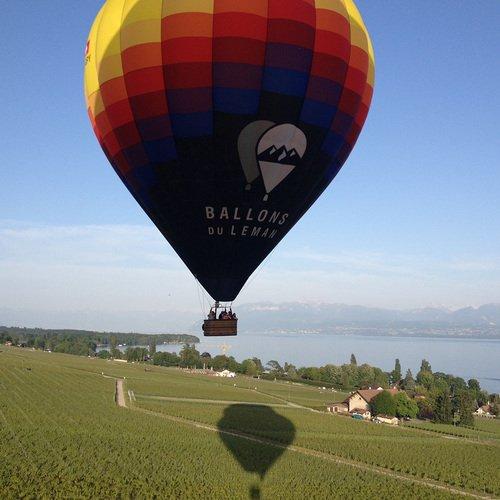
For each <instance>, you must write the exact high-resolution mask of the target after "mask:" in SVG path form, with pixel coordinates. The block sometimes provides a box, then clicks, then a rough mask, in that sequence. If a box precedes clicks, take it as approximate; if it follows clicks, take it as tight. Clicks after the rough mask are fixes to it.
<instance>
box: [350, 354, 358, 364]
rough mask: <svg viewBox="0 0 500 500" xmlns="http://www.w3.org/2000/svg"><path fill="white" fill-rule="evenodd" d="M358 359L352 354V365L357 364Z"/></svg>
mask: <svg viewBox="0 0 500 500" xmlns="http://www.w3.org/2000/svg"><path fill="white" fill-rule="evenodd" d="M357 364H358V361H357V360H356V356H354V354H351V365H354V366H357Z"/></svg>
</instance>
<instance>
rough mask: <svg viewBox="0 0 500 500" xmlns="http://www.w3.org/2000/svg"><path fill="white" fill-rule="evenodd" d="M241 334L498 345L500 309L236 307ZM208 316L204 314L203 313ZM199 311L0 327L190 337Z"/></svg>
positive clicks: (11, 318) (79, 314)
mask: <svg viewBox="0 0 500 500" xmlns="http://www.w3.org/2000/svg"><path fill="white" fill-rule="evenodd" d="M234 311H235V312H236V313H237V315H238V318H239V323H238V329H239V331H240V332H262V333H264V332H283V333H328V334H336V335H384V336H386V335H398V336H410V337H411V336H417V337H429V336H432V337H435V336H437V337H462V338H498V339H500V304H487V305H483V306H481V307H477V308H474V307H465V308H463V309H458V310H451V309H445V308H434V307H428V308H423V309H407V310H397V309H382V308H375V307H364V306H353V305H345V304H327V303H318V304H313V303H300V302H288V303H272V302H260V303H251V304H241V305H238V306H236V307H235V308H234ZM207 312H208V311H207ZM202 320H203V314H202V312H201V311H200V310H198V311H180V310H179V311H177V310H176V311H155V312H152V311H140V310H133V309H130V310H128V311H126V312H124V311H119V312H114V311H109V312H103V311H91V310H88V311H87V310H86V311H69V310H61V311H35V310H25V309H19V310H9V309H4V308H1V307H0V325H2V324H3V325H6V326H26V327H41V328H52V329H54V328H58V329H65V328H77V329H83V330H95V331H124V332H145V333H157V332H165V333H172V332H175V333H192V334H195V335H198V336H201V333H202V331H201V322H202Z"/></svg>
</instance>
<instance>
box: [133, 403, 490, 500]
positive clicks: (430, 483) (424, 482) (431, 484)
mask: <svg viewBox="0 0 500 500" xmlns="http://www.w3.org/2000/svg"><path fill="white" fill-rule="evenodd" d="M130 409H132V410H134V411H139V412H141V413H145V414H147V415H152V416H155V417H160V418H164V419H166V420H171V421H173V422H178V423H181V424H185V425H189V426H191V427H196V428H198V429H203V430H206V431H210V432H217V433H219V434H226V435H228V436H234V437H237V438H241V439H245V440H247V441H253V442H255V443H261V444H265V445H268V446H274V447H275V448H280V449H283V450H289V451H291V452H294V453H300V454H302V455H307V456H310V457H316V458H320V459H322V460H327V461H329V462H333V463H336V464H340V465H347V466H349V467H353V468H355V469H360V470H363V471H367V472H372V473H375V474H379V475H381V476H386V477H390V478H393V479H397V480H399V481H406V482H409V483H414V484H418V485H421V486H426V487H428V488H433V489H435V490H440V491H446V492H448V493H452V494H454V495H461V496H465V497H470V498H480V499H492V498H495V497H493V496H490V495H486V494H479V493H474V492H470V491H464V490H461V489H458V488H454V487H452V486H448V485H444V484H442V483H439V482H437V481H434V480H432V479H419V478H416V477H413V476H409V475H405V474H401V473H398V472H393V471H391V470H388V469H384V468H382V467H378V466H376V465H369V464H364V463H362V462H357V461H355V460H349V459H346V458H341V457H338V456H335V455H331V454H328V453H322V452H320V451H315V450H311V449H309V448H302V447H300V446H285V445H282V444H280V443H277V442H275V441H271V440H268V439H264V438H259V437H256V436H252V435H250V434H245V433H243V432H239V431H233V430H222V429H219V428H217V427H215V426H213V425H208V424H200V423H199V422H195V421H193V420H188V419H185V418H180V417H174V416H171V415H166V414H164V413H158V412H155V411H151V410H146V409H144V408H140V407H138V406H132V407H130Z"/></svg>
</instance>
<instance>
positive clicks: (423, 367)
mask: <svg viewBox="0 0 500 500" xmlns="http://www.w3.org/2000/svg"><path fill="white" fill-rule="evenodd" d="M420 371H421V372H431V373H432V367H431V364H430V363H429V362H428V361H427V360H426V359H423V360H422V363H421V365H420Z"/></svg>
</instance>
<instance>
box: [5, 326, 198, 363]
mask: <svg viewBox="0 0 500 500" xmlns="http://www.w3.org/2000/svg"><path fill="white" fill-rule="evenodd" d="M199 341H200V339H199V338H198V337H196V336H194V335H184V334H159V335H154V336H152V335H146V334H142V333H119V332H116V333H112V332H111V333H109V332H94V331H87V330H46V329H43V328H19V327H7V326H0V344H5V343H7V342H12V343H13V344H14V345H21V346H24V347H34V348H35V349H46V350H51V351H54V352H63V353H67V354H77V355H85V356H87V355H93V354H95V352H96V349H97V346H102V345H103V346H107V347H108V350H109V349H111V350H112V349H113V348H116V347H117V346H118V344H121V345H148V344H150V346H151V344H154V345H156V344H157V343H167V344H183V343H186V342H188V343H190V344H197V343H198V342H199ZM115 354H116V356H113V357H119V356H120V355H119V354H118V353H117V352H115Z"/></svg>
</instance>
